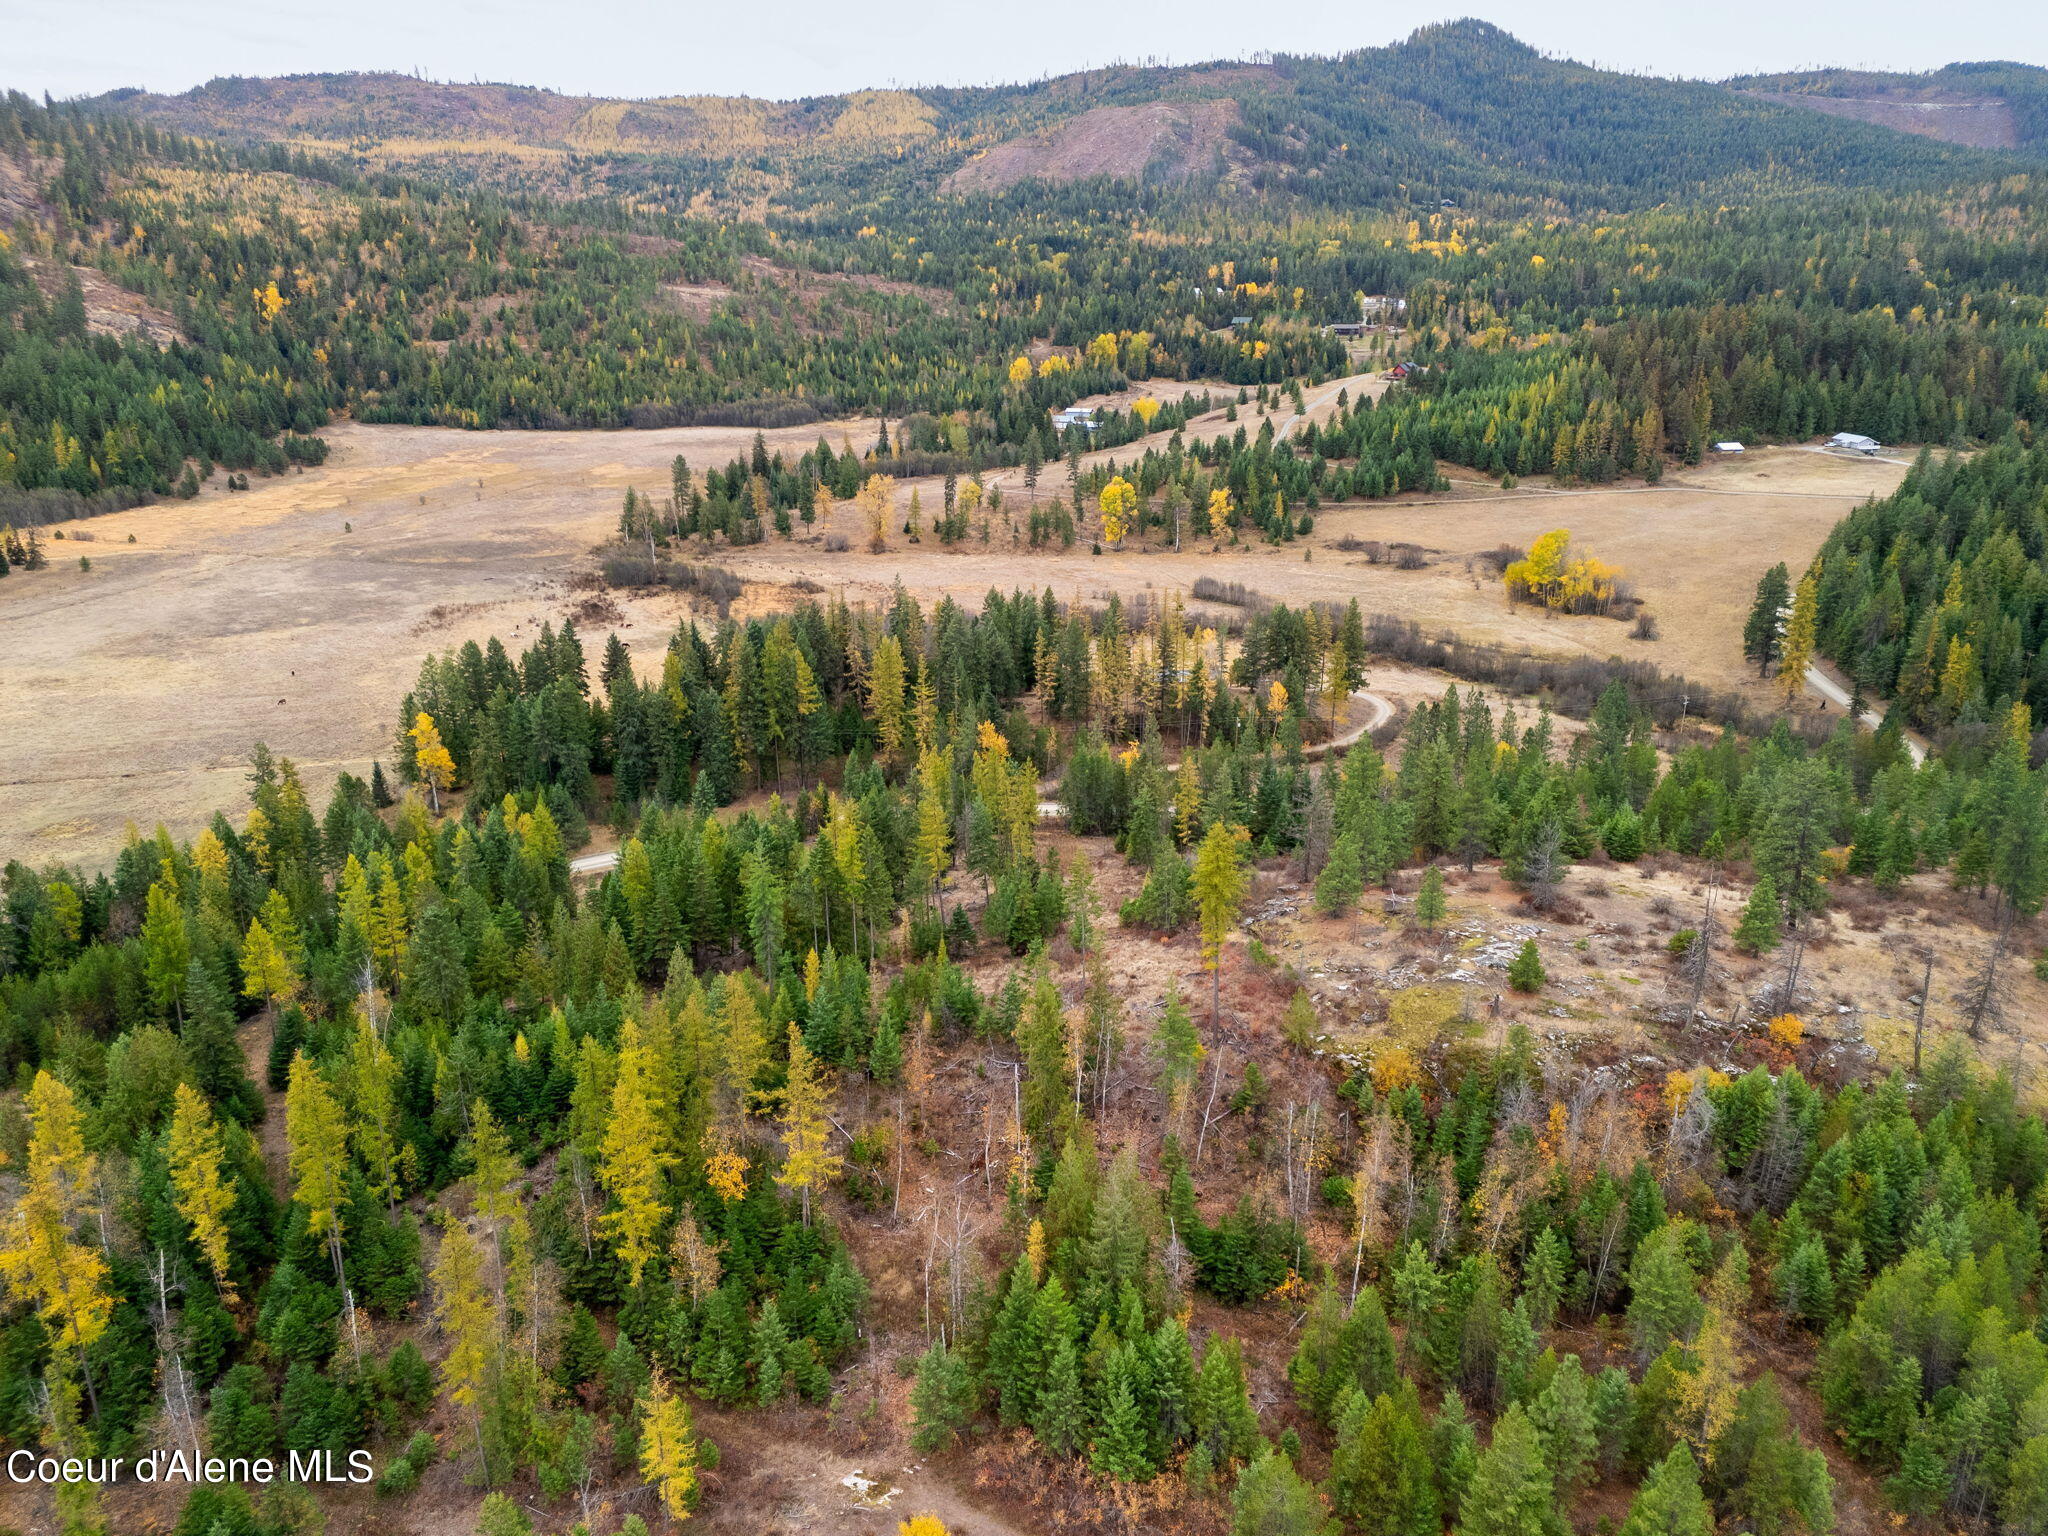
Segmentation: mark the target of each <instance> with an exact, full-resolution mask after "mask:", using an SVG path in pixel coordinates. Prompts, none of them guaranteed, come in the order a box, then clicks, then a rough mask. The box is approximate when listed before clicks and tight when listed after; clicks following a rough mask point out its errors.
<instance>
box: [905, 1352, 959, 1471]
mask: <svg viewBox="0 0 2048 1536" xmlns="http://www.w3.org/2000/svg"><path fill="white" fill-rule="evenodd" d="M910 1413H911V1430H910V1446H911V1449H912V1450H914V1451H916V1452H917V1453H918V1454H919V1455H920V1456H929V1455H930V1454H931V1453H932V1452H934V1451H943V1450H945V1449H946V1448H947V1447H948V1446H950V1445H951V1444H952V1443H953V1442H954V1440H956V1439H957V1438H958V1437H959V1434H960V1431H961V1430H963V1429H965V1428H966V1427H967V1421H968V1420H969V1419H970V1418H971V1417H973V1414H974V1384H973V1382H972V1380H971V1379H970V1378H969V1376H968V1373H967V1363H966V1362H965V1361H964V1360H962V1359H961V1358H960V1356H959V1355H957V1354H956V1353H954V1352H953V1351H952V1350H950V1349H948V1348H947V1347H946V1346H945V1344H944V1343H943V1342H938V1341H935V1342H934V1343H933V1344H932V1346H931V1348H929V1349H927V1350H926V1351H925V1352H924V1354H923V1356H922V1357H920V1358H919V1360H918V1362H917V1385H916V1386H914V1387H912V1388H911V1391H910Z"/></svg>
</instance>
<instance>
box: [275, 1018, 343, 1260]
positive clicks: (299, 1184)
mask: <svg viewBox="0 0 2048 1536" xmlns="http://www.w3.org/2000/svg"><path fill="white" fill-rule="evenodd" d="M284 1134H285V1142H286V1144H287V1150H288V1154H289V1163H288V1166H289V1169H290V1173H291V1181H292V1199H294V1200H296V1201H297V1202H298V1203H299V1204H300V1205H303V1206H304V1207H305V1208H306V1231H307V1232H308V1233H309V1234H310V1235H312V1236H314V1237H324V1238H326V1239H327V1246H328V1251H329V1253H330V1254H331V1255H332V1256H333V1259H334V1278H335V1282H336V1284H342V1283H344V1282H343V1279H342V1268H341V1206H342V1202H343V1201H345V1200H346V1199H347V1198H348V1188H347V1184H346V1182H345V1181H346V1176H347V1173H348V1125H347V1120H346V1117H345V1116H344V1115H343V1114H342V1111H341V1105H340V1104H339V1103H338V1102H336V1100H335V1097H334V1094H333V1092H332V1091H331V1090H330V1089H329V1088H328V1086H327V1079H326V1078H324V1077H322V1076H321V1075H320V1070H319V1068H317V1067H315V1066H314V1065H313V1063H312V1061H311V1060H310V1059H309V1058H308V1057H307V1056H306V1053H305V1052H304V1051H301V1052H299V1054H298V1055H296V1056H294V1057H293V1058H292V1073H291V1079H290V1082H289V1083H288V1085H287V1086H286V1088H285V1095H284Z"/></svg>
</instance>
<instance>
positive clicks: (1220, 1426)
mask: <svg viewBox="0 0 2048 1536" xmlns="http://www.w3.org/2000/svg"><path fill="white" fill-rule="evenodd" d="M1194 1418H1195V1433H1196V1434H1197V1435H1199V1436H1200V1437H1201V1439H1202V1441H1203V1443H1204V1444H1205V1445H1207V1446H1208V1448H1209V1454H1210V1457H1211V1459H1212V1463H1213V1464H1214V1465H1215V1466H1217V1467H1223V1466H1226V1465H1228V1464H1229V1463H1230V1462H1233V1461H1243V1460H1245V1459H1246V1458H1247V1457H1249V1456H1250V1455H1251V1454H1252V1451H1253V1449H1254V1448H1255V1447H1256V1446H1257V1445H1258V1444H1259V1416H1258V1414H1257V1413H1256V1412H1255V1411H1254V1410H1253V1408H1252V1402H1251V1395H1250V1393H1248V1392H1247V1391H1246V1389H1245V1381H1244V1358H1243V1355H1242V1354H1241V1352H1240V1350H1239V1346H1238V1342H1237V1340H1235V1339H1229V1338H1222V1337H1216V1336H1212V1337H1211V1338H1210V1340H1209V1343H1208V1345H1207V1347H1206V1348H1204V1349H1203V1351H1202V1368H1201V1371H1200V1372H1199V1374H1198V1375H1197V1376H1196V1378H1195V1414H1194Z"/></svg>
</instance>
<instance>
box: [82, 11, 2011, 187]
mask: <svg viewBox="0 0 2048 1536" xmlns="http://www.w3.org/2000/svg"><path fill="white" fill-rule="evenodd" d="M1999 68H2004V69H2006V71H2007V72H2006V73H1999V72H1998V69H1999ZM1964 69H1965V66H1949V71H1950V72H1955V71H1959V70H1964ZM2025 69H2026V67H2025V66H2010V67H2003V66H2001V67H1995V68H1993V70H1992V72H1991V73H1990V74H1981V73H1980V75H1979V76H1977V77H1976V78H1978V80H1979V83H1980V85H1982V84H1984V83H1986V82H1989V83H1991V84H1996V85H1999V87H2000V88H2001V89H2010V87H2009V86H2007V85H2005V84H2004V82H2006V81H2007V78H2008V75H2009V74H2010V72H2011V71H2012V70H2020V71H2024V70H2025ZM1833 73H1834V74H1835V75H1842V74H1844V72H1839V71H1838V72H1833ZM2035 73H2042V74H2044V78H2048V72H2038V71H2037V72H2035ZM1928 78H1930V79H1931V78H1933V77H1932V76H1930V77H1928ZM2000 99H2001V100H2003V99H2005V98H2003V97H2001V98H2000ZM1823 100H1825V101H1827V102H1828V103H1829V105H1826V106H1816V103H1818V102H1820V101H1823ZM1219 101H1223V102H1228V103H1229V106H1227V107H1225V106H1218V105H1213V103H1216V102H1219ZM1834 101H1835V96H1834V95H1833V94H1830V91H1829V90H1828V89H1827V88H1825V87H1823V86H1821V85H1816V84H1814V83H1812V82H1811V81H1808V80H1806V78H1805V77H1797V78H1795V77H1774V76H1750V77H1739V78H1738V79H1737V80H1734V81H1730V82H1724V83H1720V84H1713V83H1705V82H1697V81H1685V80H1675V79H1664V78H1661V77H1653V76H1639V75H1628V74H1621V73H1617V72H1614V71H1608V70H1601V69H1598V68H1595V67H1592V66H1589V65H1584V64H1580V63H1577V62H1575V61H1572V60H1569V59H1562V58H1555V57H1551V56H1548V55H1545V54H1543V53H1540V52H1538V51H1537V50H1536V49H1534V48H1532V47H1530V46H1529V45H1528V44H1526V43H1524V42H1522V41H1521V40H1519V39H1517V38H1515V37H1513V36H1512V35H1511V34H1509V33H1507V32H1505V31H1503V30H1501V29H1500V28H1498V27H1495V26H1493V25H1491V24H1490V23H1486V22H1481V21H1475V20H1471V19H1465V20H1461V21H1454V22H1447V23H1442V24H1439V25H1435V26H1431V27H1424V28H1421V29H1418V30H1417V31H1416V32H1414V33H1413V34H1411V35H1410V36H1409V37H1407V38H1405V39H1403V40H1402V41H1400V42H1397V43H1393V44H1389V45H1386V46H1384V47H1373V48H1360V49H1354V50H1351V51H1349V52H1346V53H1342V54H1336V55H1272V56H1262V57H1260V58H1259V59H1257V60H1252V61H1247V60H1213V61H1209V62H1206V63H1201V64H1190V65H1175V66H1144V67H1140V66H1111V67H1108V68H1104V69H1096V70H1089V71H1083V72H1077V73H1074V74H1070V75H1062V76H1054V77H1051V78H1050V79H1047V80H1042V81H1034V82H1029V83H1025V84H1003V85H989V86H921V87H914V88H909V89H891V90H866V91H855V92H848V93H842V94H839V95H833V96H817V97H807V98H799V99H790V100H771V99H767V98H759V97H746V96H713V95H676V96H666V97H654V98H645V99H628V98H613V97H596V96H579V95H570V94H564V93H560V92H555V91H552V90H549V89H547V88H545V87H539V86H522V85H511V84H499V83H471V84H466V85H464V84H454V83H440V82H433V81H425V80H420V79H417V78H416V77H413V76H409V75H400V74H390V73H364V74H316V75H299V76H281V77H268V78H257V77H223V78H218V79H215V80H212V81H209V82H207V83H205V84H204V85H201V86H196V87H194V88H193V89H192V90H190V91H187V92H184V93H181V94H177V95H169V96H166V95H157V94H152V93H147V92H139V91H120V92H113V93H109V94H108V95H106V96H102V97H98V98H94V99H93V100H92V103H91V105H93V106H94V107H96V108H100V109H104V110H109V111H117V112H120V113H122V114H123V115H130V116H135V117H140V118H142V119H145V120H147V121H151V122H154V123H156V124H158V125H159V126H163V127H169V128H175V129H177V130H179V131H181V132H186V133H191V134H195V135H199V136H203V137H210V138H219V139H224V140H228V141H231V142H242V143H256V142H282V143H285V144H288V145H291V146H293V147H295V148H305V149H309V150H315V151H318V152H322V153H328V154H335V155H341V156H344V157H353V158H355V159H356V160H357V162H358V163H359V165H361V166H363V167H365V168H380V169H397V170H414V169H418V170H422V171H425V172H427V173H429V174H432V175H434V176H437V177H441V178H445V179H452V180H456V181H469V182H477V183H484V184H492V185H498V186H501V187H504V188H507V189H520V190H546V191H551V192H563V191H571V192H579V193H580V192H599V193H617V192H624V191H630V192H634V193H636V194H653V195H660V194H662V193H663V192H664V190H665V189H666V190H668V191H673V190H674V189H675V188H679V187H687V188H688V189H689V192H690V195H691V196H692V197H693V198H696V199H698V200H699V201H700V205H702V204H704V203H709V204H716V205H720V206H723V207H725V208H727V209H729V210H731V209H739V210H743V211H747V212H749V213H753V214H759V213H761V212H763V211H764V210H765V209H766V208H767V207H769V206H771V205H773V204H775V203H776V202H777V201H778V200H781V201H783V202H785V203H790V204H796V203H801V202H802V201H803V200H805V199H806V198H808V197H812V196H814V195H815V189H816V188H818V187H820V186H837V185H838V184H840V183H846V184H849V185H850V186H851V187H852V188H853V190H855V191H856V192H857V191H859V190H861V189H862V187H863V184H865V185H866V186H869V187H881V188H885V189H886V190H887V191H888V192H890V193H892V194H896V193H902V192H905V191H917V192H923V193H931V192H941V193H944V192H952V193H958V194H962V195H999V194H1001V193H1004V192H1006V191H1007V190H1008V189H1010V188H1012V187H1014V186H1016V185H1018V184H1020V183H1022V182H1032V181H1038V182H1045V183H1049V184H1053V185H1062V184H1070V183H1074V182H1081V181H1090V180H1095V179H1109V180H1114V181H1120V182H1138V183H1145V182H1152V183H1155V184H1158V183H1177V182H1185V181H1191V180H1193V181H1200V180H1202V179H1204V178H1209V177H1213V178H1216V179H1218V180H1220V181H1222V182H1225V183H1227V184H1228V185H1230V186H1231V187H1232V188H1233V189H1234V190H1237V191H1257V192H1260V193H1265V194H1274V195H1292V196H1296V197H1299V198H1302V199H1305V200H1306V201H1308V202H1310V203H1321V204H1330V203H1336V204H1340V205H1341V204H1347V203H1366V204H1384V203H1387V202H1389V201H1401V202H1409V203H1413V202H1418V201H1419V202H1423V203H1427V202H1429V201H1431V200H1432V197H1431V194H1434V195H1435V196H1434V200H1436V201H1441V200H1444V199H1448V200H1451V201H1454V202H1464V201H1467V200H1471V199H1487V200H1491V201H1493V202H1495V203H1503V204H1504V203H1507V202H1511V201H1520V202H1521V203H1523V204H1526V205H1531V206H1541V205H1549V206H1553V207H1556V208H1559V209H1580V210H1590V209H1596V208H1626V207H1631V206H1642V205H1645V204H1649V203H1655V202H1660V201H1668V200H1671V199H1673V198H1683V197H1688V196H1701V197H1706V196H1714V195H1718V194H1719V193H1720V192H1723V191H1725V190H1727V189H1729V188H1739V187H1740V186H1741V184H1742V183H1743V182H1744V180H1745V179H1750V178H1756V177H1759V176H1768V177H1770V178H1773V179H1775V180H1776V181H1779V182H1781V183H1782V182H1792V183H1799V184H1817V185H1820V184H1825V185H1832V184H1839V183H1841V182H1843V181H1845V180H1846V181H1849V182H1851V183H1859V184H1860V183H1870V184H1879V183H1881V182H1888V181H1892V180H1896V179H1898V178H1901V177H1904V178H1908V179H1910V180H1914V181H1917V182H1920V183H1923V184H1924V183H1928V182H1931V181H1939V180H1941V179H1944V178H1947V179H1952V180H1953V179H1963V178H1966V177H1969V176H1972V175H1977V174H1982V173H1985V172H1988V171H1990V170H1991V169H1992V168H1993V165H1994V161H1993V160H1992V159H1991V158H1989V157H1990V156H1993V155H1996V154H1999V153H2000V152H2005V151H2011V150H2013V149H2015V148H2027V147H2031V146H2033V145H2034V143H2035V136H2034V134H2033V132H2032V129H2031V127H2030V126H2028V124H2027V123H2026V122H2020V121H2018V120H2017V119H2013V120H2010V121H2009V120H2008V119H2011V118H2012V112H2011V111H2008V112H2007V113H2006V114H2005V115H2003V116H2001V115H2000V114H1998V113H1995V112H1994V113H1991V114H1989V115H1990V116H1993V117H1997V118H1998V121H1997V123H1995V124H1994V125H1993V126H1992V127H1991V128H1990V129H1988V130H1984V131H1980V132H1978V133H1976V134H1975V135H1970V134H1963V135H1961V137H1962V138H1963V139H1964V140H1965V141H1966V142H1961V143H1949V144H1941V145H1939V146H1937V143H1936V142H1935V141H1939V140H1943V139H1946V138H1949V137H1950V135H1948V134H1945V133H1943V132H1940V131H1938V128H1939V125H1936V128H1935V129H1929V128H1928V125H1926V124H1922V123H1916V122H1913V121H1911V120H1910V114H1909V115H1908V120H1907V121H1905V122H1888V121H1886V120H1885V116H1884V114H1883V113H1872V112H1863V113H1859V112H1857V111H1854V110H1848V109H1843V108H1839V107H1837V106H1835V105H1834V104H1833V103H1834ZM1104 109H1116V110H1113V111H1109V112H1107V113H1105V112H1104ZM1132 109H1138V110H1132ZM1090 114H1100V115H1096V116H1093V117H1091V116H1090ZM1893 115H1895V116H1896V115H1898V114H1896V113H1895V114H1893ZM1965 115H1967V114H1965ZM1978 115H1979V116H1980V117H1982V116H1985V115H1986V114H1984V113H1979V114H1978ZM1935 116H1937V117H1939V116H1940V114H1935ZM1900 127H1908V128H1915V129H1918V130H1921V131H1916V132H1911V133H1901V132H1897V131H1895V130H1896V129H1898V128H1900ZM1616 136H1625V137H1627V138H1629V139H1631V140H1633V141H1634V142H1633V144H1632V147H1631V149H1630V152H1629V154H1628V155H1627V156H1626V157H1625V158H1624V157H1617V156H1616V155H1615V154H1614V151H1613V146H1612V143H1611V142H1603V141H1612V140H1613V139H1614V138H1615V137H1616Z"/></svg>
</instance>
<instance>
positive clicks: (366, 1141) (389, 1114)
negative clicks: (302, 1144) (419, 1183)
mask: <svg viewBox="0 0 2048 1536" xmlns="http://www.w3.org/2000/svg"><path fill="white" fill-rule="evenodd" d="M349 1087H350V1101H351V1108H352V1110H353V1114H352V1115H351V1117H350V1127H349V1131H350V1137H351V1139H352V1140H353V1141H354V1143H355V1148H356V1152H357V1154H358V1155H359V1156H360V1157H361V1158H362V1160H363V1168H364V1171H365V1172H366V1173H367V1174H368V1175H369V1183H370V1193H371V1194H372V1195H374V1196H376V1197H377V1198H378V1199H379V1200H382V1201H384V1202H385V1203H386V1204H387V1205H390V1204H393V1203H395V1202H396V1201H397V1199H398V1194H399V1189H398V1185H399V1168H398V1138H397V1128H398V1060H397V1058H396V1057H394V1056H393V1055H392V1054H391V1052H390V1050H389V1049H388V1048H387V1047H386V1046H385V1044H384V1042H383V1040H382V1039H380V1038H379V1037H378V1034H377V1031H376V1028H375V1027H374V1026H373V1025H372V1024H371V1023H370V1021H369V1020H368V1019H367V1018H363V1017H361V1016H360V1015H358V1017H357V1019H356V1032H355V1037H354V1039H352V1040H351V1041H350V1042H349Z"/></svg>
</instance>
